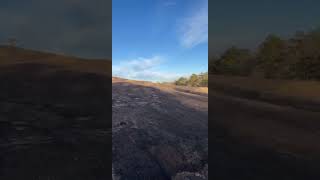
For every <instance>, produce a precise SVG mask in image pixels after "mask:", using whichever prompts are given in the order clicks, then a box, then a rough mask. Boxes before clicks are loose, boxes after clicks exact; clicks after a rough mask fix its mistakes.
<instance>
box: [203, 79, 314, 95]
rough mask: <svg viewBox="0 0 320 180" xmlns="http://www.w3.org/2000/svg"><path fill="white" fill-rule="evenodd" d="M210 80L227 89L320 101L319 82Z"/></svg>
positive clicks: (211, 82)
mask: <svg viewBox="0 0 320 180" xmlns="http://www.w3.org/2000/svg"><path fill="white" fill-rule="evenodd" d="M209 80H210V84H220V85H223V86H226V87H238V88H241V89H247V90H252V91H257V92H266V93H272V94H276V95H280V96H290V97H300V98H307V99H314V100H320V82H317V81H301V80H271V79H259V78H248V77H230V76H229V77H228V76H218V75H210V77H209Z"/></svg>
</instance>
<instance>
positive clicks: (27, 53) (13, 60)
mask: <svg viewBox="0 0 320 180" xmlns="http://www.w3.org/2000/svg"><path fill="white" fill-rule="evenodd" d="M19 63H39V64H47V65H55V66H60V67H61V68H67V69H68V70H75V71H81V72H92V73H101V74H107V75H111V68H112V65H111V61H110V60H107V59H83V58H78V57H74V56H66V55H58V54H53V53H49V52H40V51H35V50H27V49H22V48H10V47H7V46H2V47H0V66H7V65H14V64H19Z"/></svg>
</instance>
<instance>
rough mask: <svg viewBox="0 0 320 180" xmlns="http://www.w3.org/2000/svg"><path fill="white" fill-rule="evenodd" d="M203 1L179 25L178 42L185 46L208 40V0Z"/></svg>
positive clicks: (189, 46)
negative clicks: (179, 34)
mask: <svg viewBox="0 0 320 180" xmlns="http://www.w3.org/2000/svg"><path fill="white" fill-rule="evenodd" d="M203 2H204V3H203V5H201V6H200V7H198V8H195V9H194V12H193V13H192V14H191V15H190V16H189V17H187V18H185V19H184V21H183V22H182V24H181V26H180V31H179V33H181V36H180V42H181V45H182V46H183V47H185V48H192V47H195V46H197V45H199V44H202V43H205V42H208V1H206V0H205V1H203Z"/></svg>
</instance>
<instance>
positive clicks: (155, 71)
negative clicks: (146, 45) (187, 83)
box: [112, 56, 181, 82]
mask: <svg viewBox="0 0 320 180" xmlns="http://www.w3.org/2000/svg"><path fill="white" fill-rule="evenodd" d="M163 62H164V59H163V58H162V57H161V56H153V57H150V58H142V57H141V58H137V59H133V60H128V61H122V62H121V63H119V64H118V65H113V66H112V74H113V76H118V77H122V78H128V79H135V80H147V81H161V82H164V81H173V80H175V79H177V78H179V77H181V75H180V74H177V73H170V72H164V71H161V70H159V66H160V65H161V64H162V63H163Z"/></svg>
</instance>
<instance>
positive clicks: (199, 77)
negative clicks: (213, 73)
mask: <svg viewBox="0 0 320 180" xmlns="http://www.w3.org/2000/svg"><path fill="white" fill-rule="evenodd" d="M174 84H175V85H178V86H191V87H208V73H207V72H206V73H200V74H192V75H191V76H190V77H181V78H179V79H178V80H176V81H175V82H174Z"/></svg>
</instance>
